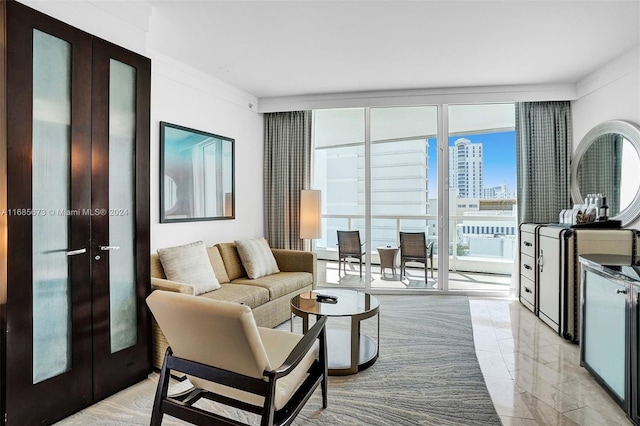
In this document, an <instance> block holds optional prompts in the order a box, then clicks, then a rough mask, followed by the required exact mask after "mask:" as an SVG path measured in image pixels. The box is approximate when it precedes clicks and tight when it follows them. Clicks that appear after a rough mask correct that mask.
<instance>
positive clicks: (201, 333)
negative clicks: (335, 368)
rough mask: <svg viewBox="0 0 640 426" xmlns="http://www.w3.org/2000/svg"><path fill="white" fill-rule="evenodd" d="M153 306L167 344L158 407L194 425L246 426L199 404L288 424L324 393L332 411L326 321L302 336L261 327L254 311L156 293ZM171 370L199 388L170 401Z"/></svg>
mask: <svg viewBox="0 0 640 426" xmlns="http://www.w3.org/2000/svg"><path fill="white" fill-rule="evenodd" d="M147 305H148V306H149V308H150V309H151V312H152V313H153V316H154V317H155V319H156V321H157V322H158V324H159V326H160V329H161V330H162V332H163V333H164V335H165V336H166V338H167V341H168V342H169V348H168V349H167V352H166V355H165V358H164V362H163V365H162V370H161V372H160V378H159V381H158V388H157V392H156V396H155V400H154V404H153V412H152V417H151V424H152V425H160V424H161V423H162V417H163V415H164V414H169V415H171V416H174V417H177V418H180V419H182V420H185V421H188V422H191V423H194V424H202V425H204V424H208V425H210V424H242V423H239V422H237V421H236V420H232V419H229V418H227V417H224V416H222V415H220V414H218V413H215V412H212V411H207V410H205V409H202V408H198V407H194V406H193V404H194V403H195V402H196V401H198V400H199V399H201V398H205V399H209V400H213V401H217V402H220V403H222V404H225V405H228V406H231V407H235V408H238V409H241V410H244V411H248V412H251V413H255V414H259V415H260V416H261V423H260V424H261V425H287V424H290V423H291V422H292V421H293V419H294V418H295V417H296V416H297V414H298V413H299V412H300V410H301V409H302V407H303V405H304V404H305V403H306V401H307V400H308V399H309V397H310V396H311V394H312V393H313V392H314V391H315V390H316V389H317V387H318V386H319V385H320V386H321V389H322V406H323V408H326V406H327V355H326V334H325V322H326V317H321V318H320V319H319V320H318V321H317V322H316V324H315V325H314V326H313V327H312V328H311V329H310V330H309V331H308V332H307V333H306V334H304V335H302V334H297V333H292V332H289V331H285V330H275V329H271V328H264V327H258V326H256V323H255V320H254V318H253V314H252V312H251V308H249V307H248V306H245V305H242V304H239V303H233V302H226V301H218V300H211V299H207V298H204V297H197V296H192V295H187V294H180V293H174V292H167V291H162V290H156V291H154V292H153V293H151V295H150V296H149V297H148V298H147ZM171 370H176V371H179V372H182V373H185V374H186V375H187V378H188V379H189V380H190V382H191V383H192V384H193V385H194V387H193V388H192V389H190V390H188V391H186V392H183V393H180V394H178V395H171V396H169V395H168V386H169V380H170V372H171Z"/></svg>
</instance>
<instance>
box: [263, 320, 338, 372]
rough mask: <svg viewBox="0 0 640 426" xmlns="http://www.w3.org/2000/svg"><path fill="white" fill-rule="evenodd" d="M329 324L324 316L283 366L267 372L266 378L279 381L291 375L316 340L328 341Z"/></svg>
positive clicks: (305, 335) (295, 348) (299, 343)
mask: <svg viewBox="0 0 640 426" xmlns="http://www.w3.org/2000/svg"><path fill="white" fill-rule="evenodd" d="M326 322H327V317H326V316H322V317H320V318H318V320H317V321H316V323H315V324H314V325H313V327H311V328H310V329H309V331H307V332H306V333H305V334H304V337H303V338H302V339H300V341H299V342H298V344H297V345H296V346H295V347H294V348H293V350H292V351H291V353H290V354H289V356H288V357H287V359H285V360H284V363H282V365H281V366H280V367H278V368H276V369H274V370H272V371H265V372H264V375H265V376H271V377H273V379H278V378H279V377H282V376H286V375H287V374H289V373H291V372H292V371H293V370H294V369H295V368H296V367H297V365H298V364H299V363H300V361H302V359H303V358H304V356H305V355H306V354H307V352H309V350H310V349H311V347H312V346H313V344H314V343H315V342H316V339H318V338H319V337H320V338H321V340H324V339H326V336H325V324H326Z"/></svg>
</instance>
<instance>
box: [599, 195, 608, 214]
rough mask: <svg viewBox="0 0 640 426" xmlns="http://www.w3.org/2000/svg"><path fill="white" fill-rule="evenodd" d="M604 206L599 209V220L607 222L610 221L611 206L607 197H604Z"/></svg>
mask: <svg viewBox="0 0 640 426" xmlns="http://www.w3.org/2000/svg"><path fill="white" fill-rule="evenodd" d="M601 200H602V204H601V205H600V208H599V209H598V211H599V213H598V220H607V219H609V205H608V204H607V197H604V196H603V197H602V198H601Z"/></svg>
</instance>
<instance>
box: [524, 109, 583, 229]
mask: <svg viewBox="0 0 640 426" xmlns="http://www.w3.org/2000/svg"><path fill="white" fill-rule="evenodd" d="M571 151H572V137H571V104H570V103H569V102H568V101H561V102H522V103H516V158H517V159H516V169H517V190H518V196H517V203H518V223H525V222H532V223H557V222H558V215H559V214H560V211H561V210H563V209H566V208H570V207H571V192H570V191H571V189H570V176H571V167H570V161H571Z"/></svg>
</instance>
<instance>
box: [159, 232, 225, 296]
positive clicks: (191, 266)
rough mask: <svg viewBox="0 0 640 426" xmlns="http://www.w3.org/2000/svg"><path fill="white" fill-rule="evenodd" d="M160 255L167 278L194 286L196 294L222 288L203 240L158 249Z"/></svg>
mask: <svg viewBox="0 0 640 426" xmlns="http://www.w3.org/2000/svg"><path fill="white" fill-rule="evenodd" d="M158 257H159V258H160V262H161V263H162V268H163V269H164V273H165V275H166V276H167V279H169V280H171V281H177V282H181V283H185V284H189V285H191V286H193V289H194V294H195V295H196V296H198V295H200V294H202V293H208V292H210V291H213V290H217V289H219V288H220V283H219V282H218V279H217V278H216V275H215V274H214V272H213V267H212V266H211V262H210V261H209V255H208V254H207V248H206V247H205V245H204V242H203V241H196V242H195V243H190V244H185V245H182V246H177V247H168V248H161V249H158Z"/></svg>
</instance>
